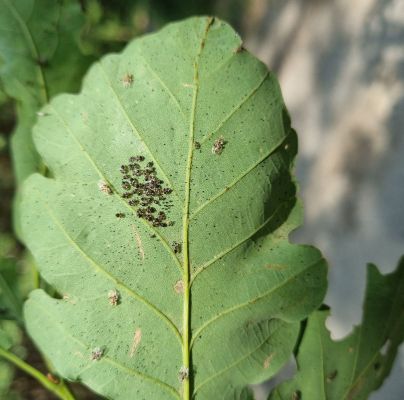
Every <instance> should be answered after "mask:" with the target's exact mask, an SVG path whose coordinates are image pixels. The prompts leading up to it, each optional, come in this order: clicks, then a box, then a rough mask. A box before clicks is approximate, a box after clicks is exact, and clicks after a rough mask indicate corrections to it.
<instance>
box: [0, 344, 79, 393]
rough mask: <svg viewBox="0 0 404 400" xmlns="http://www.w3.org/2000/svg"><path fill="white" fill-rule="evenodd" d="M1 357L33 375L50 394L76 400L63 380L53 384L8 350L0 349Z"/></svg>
mask: <svg viewBox="0 0 404 400" xmlns="http://www.w3.org/2000/svg"><path fill="white" fill-rule="evenodd" d="M0 357H3V358H5V359H6V360H8V361H9V362H11V363H12V364H14V365H15V366H16V367H18V368H20V369H21V370H23V371H24V372H26V373H27V374H28V375H31V376H32V377H33V378H34V379H36V380H37V381H38V382H39V383H40V384H41V385H42V386H43V387H45V388H46V389H48V390H49V391H50V392H52V393H54V394H55V395H56V396H58V397H59V398H60V399H62V400H75V397H74V396H73V394H72V393H71V392H70V390H69V388H68V387H67V386H66V385H65V383H64V382H63V381H62V380H61V381H60V383H53V382H51V381H50V380H49V379H48V378H47V377H46V376H45V375H44V374H42V373H41V372H40V371H38V370H37V369H36V368H34V367H33V366H31V365H29V364H28V363H26V362H25V361H24V360H22V359H21V358H19V357H17V356H16V355H15V354H13V353H11V352H10V351H8V350H5V349H4V348H2V347H0Z"/></svg>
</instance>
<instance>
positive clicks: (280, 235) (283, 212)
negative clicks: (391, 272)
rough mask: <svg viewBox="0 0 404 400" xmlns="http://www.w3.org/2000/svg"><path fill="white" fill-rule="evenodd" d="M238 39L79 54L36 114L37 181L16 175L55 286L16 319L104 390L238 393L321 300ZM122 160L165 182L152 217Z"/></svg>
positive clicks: (287, 350)
mask: <svg viewBox="0 0 404 400" xmlns="http://www.w3.org/2000/svg"><path fill="white" fill-rule="evenodd" d="M241 44H242V43H241V41H240V38H239V37H238V36H237V34H236V33H235V32H234V31H233V30H232V29H231V28H230V27H229V25H227V24H226V23H224V22H222V21H220V20H217V19H212V18H206V17H201V18H191V19H188V20H185V21H183V22H179V23H174V24H170V25H168V26H167V27H166V28H164V29H163V30H161V31H160V32H158V33H156V34H152V35H148V36H145V37H143V38H141V39H137V40H134V41H133V42H132V43H131V44H129V45H128V47H127V48H126V49H125V50H124V51H123V53H122V54H118V55H108V56H106V57H104V58H103V59H102V60H101V61H100V62H98V63H96V64H95V65H93V67H92V68H91V70H90V72H89V73H88V75H87V76H86V78H85V80H84V84H83V88H82V91H81V93H80V94H79V95H76V96H74V95H62V96H59V97H57V98H55V99H54V100H53V101H52V102H51V103H50V104H49V105H48V106H46V107H45V108H44V109H43V112H44V113H45V114H46V117H44V118H42V119H41V120H40V121H39V122H38V124H37V125H36V128H35V131H34V139H35V143H36V147H37V149H38V151H39V153H40V154H41V156H42V157H43V159H44V162H45V163H46V165H47V166H48V167H49V169H50V171H51V173H52V176H53V179H49V178H44V177H42V176H40V175H34V176H32V177H31V178H30V179H28V181H27V183H26V185H25V187H24V193H23V204H22V220H23V230H24V237H25V239H26V242H27V244H28V246H29V248H30V250H31V251H32V252H33V254H34V256H35V258H36V260H37V262H38V264H39V268H40V271H41V274H42V276H43V277H44V278H45V279H46V280H47V281H48V282H49V283H50V284H51V285H53V286H54V287H55V288H56V289H57V290H58V292H59V293H60V294H61V297H62V299H53V298H50V297H49V296H48V295H47V294H45V293H44V292H43V291H41V290H38V291H34V292H33V293H32V295H31V296H30V299H29V300H28V302H27V303H26V307H25V316H26V320H27V326H28V330H29V332H30V334H31V335H32V337H33V338H34V339H35V341H36V343H37V344H38V346H39V347H40V349H41V350H42V351H43V352H44V353H45V354H46V356H47V357H49V359H50V360H51V361H52V363H53V364H54V365H55V366H56V368H57V370H58V371H59V373H60V374H61V375H62V376H64V377H66V378H68V379H71V380H80V381H82V382H83V383H84V384H86V385H88V386H89V387H91V388H92V389H93V390H95V391H97V392H98V393H100V394H102V395H104V396H106V397H108V398H112V399H132V398H136V399H171V398H173V399H180V398H181V399H190V398H195V399H213V398H218V397H217V396H218V393H220V398H221V399H247V398H250V397H251V395H250V392H249V391H248V390H247V389H246V388H245V386H246V385H247V384H249V383H257V382H260V381H263V380H265V379H268V378H269V377H270V376H272V375H273V374H274V373H275V372H276V371H277V370H278V369H279V368H280V367H281V366H282V365H283V364H284V363H285V362H286V361H287V359H288V358H289V357H290V354H291V352H292V350H293V347H294V344H295V342H296V339H297V335H298V331H299V322H300V321H301V320H302V319H303V318H305V317H306V316H307V315H308V314H309V313H310V312H312V311H313V310H314V309H315V308H317V307H318V306H319V304H321V301H322V299H323V296H324V293H325V288H326V264H325V261H324V260H323V258H322V257H321V254H320V253H319V252H318V251H317V250H316V249H314V248H311V247H307V246H297V245H292V244H290V243H289V242H288V234H289V233H290V231H292V230H293V229H295V228H296V227H297V226H298V225H299V224H300V222H301V207H300V205H299V203H298V202H297V201H296V188H295V185H294V182H293V180H292V178H291V173H290V170H291V167H292V162H293V158H294V156H295V154H296V151H297V141H296V134H295V132H294V131H293V130H292V129H291V127H290V120H289V117H288V114H287V111H286V109H285V106H284V103H283V99H282V96H281V92H280V89H279V86H278V83H277V80H276V78H275V77H274V75H273V74H272V73H269V72H268V71H267V69H266V67H265V66H264V65H263V64H262V63H261V62H259V61H258V60H257V59H255V58H254V57H252V56H251V55H250V54H249V53H248V52H247V51H245V50H244V49H243V48H242V46H241ZM133 156H137V157H139V156H141V157H144V161H142V162H141V163H143V164H142V165H145V164H146V163H149V162H153V164H154V168H155V170H156V172H155V174H156V176H157V177H158V179H159V180H161V181H162V182H164V187H167V188H169V189H171V190H172V192H171V193H169V194H167V195H166V200H165V202H168V203H170V205H169V206H167V207H166V208H165V209H164V210H165V213H166V214H167V221H169V222H170V223H168V224H167V225H168V226H167V227H164V226H153V223H151V222H150V221H147V220H145V219H144V218H139V217H138V216H137V208H136V206H131V205H129V204H128V200H127V199H125V198H123V197H122V195H123V193H124V192H125V190H124V189H123V188H122V187H121V184H122V174H121V172H120V167H121V165H122V164H124V165H125V164H127V163H128V160H129V158H130V157H133ZM138 207H139V206H138ZM156 207H157V208H158V210H157V211H156V212H160V211H161V210H160V209H161V207H162V206H161V205H157V206H156ZM116 214H118V216H120V217H122V218H117V217H116ZM171 223H172V224H171ZM157 225H158V224H157ZM111 293H115V294H116V295H117V296H119V301H116V303H117V304H114V301H111ZM112 297H113V296H112ZM115 300H117V299H115Z"/></svg>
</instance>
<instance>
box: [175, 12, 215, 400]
mask: <svg viewBox="0 0 404 400" xmlns="http://www.w3.org/2000/svg"><path fill="white" fill-rule="evenodd" d="M213 21H214V19H213V18H211V17H209V18H206V25H205V30H204V34H203V36H202V38H201V39H200V45H199V51H198V53H197V55H196V58H195V62H194V79H193V91H194V93H193V97H192V108H191V115H190V121H189V135H188V157H187V163H186V171H185V182H184V191H185V201H184V208H183V214H182V221H183V225H182V228H183V233H182V235H183V286H184V297H183V329H182V335H183V349H182V362H183V365H182V367H184V368H186V369H187V370H188V372H189V373H188V375H190V374H192V373H193V371H192V366H191V365H190V340H191V332H190V331H191V326H190V319H191V304H190V291H191V287H190V276H191V265H190V262H189V260H190V257H189V220H190V212H189V207H190V195H191V173H192V161H193V152H194V135H195V114H196V103H197V97H198V92H199V87H200V82H199V59H200V56H201V54H202V51H203V48H204V45H205V41H206V39H207V36H208V32H209V28H210V27H211V25H212V23H213ZM190 391H191V389H190V384H189V376H188V377H187V378H186V379H185V380H184V381H183V399H184V400H190V399H191V397H192V394H191V393H190Z"/></svg>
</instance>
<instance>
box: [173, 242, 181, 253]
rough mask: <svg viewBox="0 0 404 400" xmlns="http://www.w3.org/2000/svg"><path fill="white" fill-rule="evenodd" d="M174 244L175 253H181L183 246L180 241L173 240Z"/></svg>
mask: <svg viewBox="0 0 404 400" xmlns="http://www.w3.org/2000/svg"><path fill="white" fill-rule="evenodd" d="M172 246H173V250H174V253H175V254H178V253H181V250H182V246H181V244H180V243H178V242H173V244H172Z"/></svg>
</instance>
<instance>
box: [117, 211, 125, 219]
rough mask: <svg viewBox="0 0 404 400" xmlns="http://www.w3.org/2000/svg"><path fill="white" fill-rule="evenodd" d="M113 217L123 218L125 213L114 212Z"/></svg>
mask: <svg viewBox="0 0 404 400" xmlns="http://www.w3.org/2000/svg"><path fill="white" fill-rule="evenodd" d="M115 217H117V218H125V214H124V213H121V212H120V213H116V214H115Z"/></svg>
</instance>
